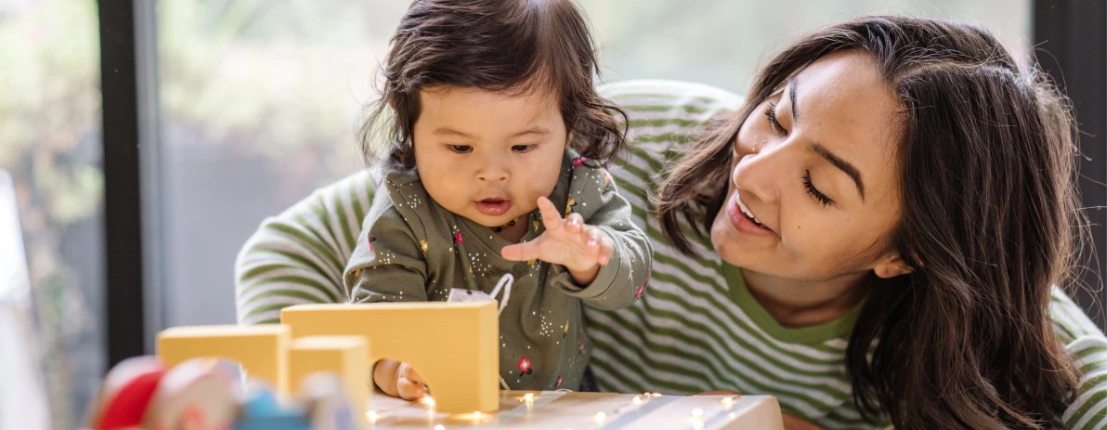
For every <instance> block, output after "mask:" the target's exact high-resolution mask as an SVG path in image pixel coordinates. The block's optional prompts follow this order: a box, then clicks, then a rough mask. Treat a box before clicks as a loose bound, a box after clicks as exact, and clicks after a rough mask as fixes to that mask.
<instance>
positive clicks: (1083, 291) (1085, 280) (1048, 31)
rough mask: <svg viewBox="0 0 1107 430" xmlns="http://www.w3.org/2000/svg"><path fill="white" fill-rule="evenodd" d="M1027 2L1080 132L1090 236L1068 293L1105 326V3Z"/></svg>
mask: <svg viewBox="0 0 1107 430" xmlns="http://www.w3.org/2000/svg"><path fill="white" fill-rule="evenodd" d="M1033 7H1034V9H1033V13H1032V14H1031V17H1032V19H1033V20H1034V23H1033V43H1034V46H1035V47H1036V50H1035V53H1036V54H1037V57H1038V61H1039V63H1040V64H1041V66H1042V68H1043V69H1044V70H1045V71H1046V72H1047V73H1049V74H1050V76H1051V77H1052V78H1053V79H1054V81H1056V82H1057V84H1058V86H1059V87H1060V88H1061V90H1062V91H1064V92H1065V93H1066V94H1068V96H1069V97H1070V98H1071V99H1072V102H1073V108H1074V110H1075V113H1076V122H1077V123H1078V126H1079V129H1080V132H1081V133H1080V152H1081V157H1080V170H1079V179H1078V182H1079V188H1080V193H1081V206H1082V207H1083V208H1084V214H1085V215H1086V216H1087V219H1088V221H1089V224H1090V227H1091V236H1092V237H1091V238H1090V240H1089V242H1091V243H1090V245H1091V248H1090V249H1088V250H1087V251H1088V253H1087V254H1088V255H1086V256H1085V259H1084V261H1081V262H1080V264H1081V265H1082V266H1083V268H1082V269H1081V272H1080V273H1079V275H1081V276H1080V278H1078V279H1077V281H1081V282H1082V284H1083V286H1084V287H1086V288H1077V289H1075V291H1073V295H1074V296H1075V299H1076V301H1077V302H1078V303H1079V304H1080V305H1081V307H1083V308H1084V311H1085V312H1087V314H1088V316H1089V317H1091V318H1092V320H1093V321H1095V322H1096V324H1097V325H1099V328H1100V329H1101V330H1105V331H1107V307H1105V306H1104V303H1107V289H1105V288H1104V280H1103V278H1104V276H1105V271H1107V209H1105V207H1107V187H1105V186H1104V184H1107V3H1105V2H1104V1H1103V0H1034V6H1033Z"/></svg>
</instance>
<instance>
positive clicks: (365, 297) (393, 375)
mask: <svg viewBox="0 0 1107 430" xmlns="http://www.w3.org/2000/svg"><path fill="white" fill-rule="evenodd" d="M374 216H375V214H374V213H373V212H370V216H369V217H367V219H366V224H370V225H366V226H365V227H366V228H364V229H363V230H362V231H363V233H362V234H361V237H360V238H359V239H358V241H359V242H358V245H357V247H356V248H355V250H354V253H353V256H352V257H351V259H350V262H349V264H347V266H346V271H345V276H344V277H343V278H344V280H345V285H346V292H347V299H348V301H349V302H351V303H375V302H399V301H426V300H427V292H426V279H427V263H426V260H425V259H424V254H423V251H422V248H421V245H420V242H419V240H418V239H417V238H416V237H415V235H414V234H413V233H412V231H411V228H410V227H409V226H408V224H407V223H406V222H404V220H403V216H402V215H400V214H399V213H398V212H397V211H396V209H395V208H388V209H386V210H385V211H384V212H383V213H381V215H380V216H378V217H376V219H372V218H371V217H374ZM373 383H374V384H376V385H377V387H380V389H381V391H384V393H385V394H388V395H389V396H392V397H399V398H402V399H405V400H415V399H418V398H421V397H423V395H425V394H426V386H425V384H424V382H423V380H422V378H421V377H420V376H419V374H418V373H416V372H415V370H414V369H412V368H411V366H408V365H407V364H406V363H401V362H398V361H395V360H389V359H382V360H380V361H378V362H377V363H376V364H375V365H374V366H373Z"/></svg>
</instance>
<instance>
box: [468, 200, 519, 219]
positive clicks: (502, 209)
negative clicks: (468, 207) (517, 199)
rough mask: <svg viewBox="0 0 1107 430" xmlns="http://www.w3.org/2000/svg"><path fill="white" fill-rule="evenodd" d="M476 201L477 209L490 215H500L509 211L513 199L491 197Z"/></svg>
mask: <svg viewBox="0 0 1107 430" xmlns="http://www.w3.org/2000/svg"><path fill="white" fill-rule="evenodd" d="M475 203H476V205H477V210H479V211H480V212H481V213H482V214H485V215H488V216H500V215H503V214H505V213H507V210H508V209H511V200H507V199H503V198H499V197H490V198H487V199H483V200H478V201H476V202H475Z"/></svg>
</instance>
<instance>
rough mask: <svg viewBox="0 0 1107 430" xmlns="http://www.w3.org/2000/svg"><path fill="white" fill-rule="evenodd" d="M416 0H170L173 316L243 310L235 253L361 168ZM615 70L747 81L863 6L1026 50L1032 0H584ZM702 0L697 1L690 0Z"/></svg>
mask: <svg viewBox="0 0 1107 430" xmlns="http://www.w3.org/2000/svg"><path fill="white" fill-rule="evenodd" d="M408 4H409V2H407V1H396V0H364V1H344V0H287V1H281V2H269V1H254V2H244V1H230V0H225V1H214V0H209V1H195V0H161V1H160V3H159V4H158V8H159V11H158V17H159V18H158V19H159V21H158V26H159V31H158V36H159V41H158V43H159V46H158V48H159V51H160V52H159V56H160V63H159V73H160V80H161V81H160V90H161V94H160V95H161V103H162V105H161V115H162V116H161V135H162V141H161V144H162V150H161V157H162V159H161V165H160V167H159V169H157V170H158V171H159V172H160V174H161V178H160V179H161V186H162V193H161V196H162V199H163V213H162V214H161V217H162V221H163V224H162V225H163V228H164V234H163V235H162V238H163V239H164V242H163V245H164V248H163V252H162V255H161V256H162V259H163V261H164V266H165V267H163V268H162V269H163V271H164V272H163V273H164V277H165V279H164V286H163V287H164V290H163V291H164V292H163V298H164V301H165V309H166V313H167V315H166V321H165V322H166V323H167V324H169V325H178V324H212V323H230V322H233V321H234V320H235V315H234V312H235V310H234V286H233V283H234V279H233V268H234V260H235V256H236V253H237V252H238V250H239V248H240V247H241V246H242V244H243V243H244V242H245V241H246V239H247V238H248V237H249V235H250V234H251V233H252V232H253V231H254V230H255V229H256V228H257V226H258V224H259V223H260V222H261V221H262V219H263V218H265V217H266V216H270V215H274V214H277V213H279V212H280V211H281V210H283V209H285V208H287V207H288V206H290V205H291V204H293V203H295V202H296V201H298V200H300V199H302V198H304V197H306V196H307V195H308V194H310V192H311V191H312V190H314V189H315V188H317V187H320V186H323V185H326V184H328V183H330V182H332V181H335V180H337V179H339V178H341V177H343V176H346V175H348V174H351V173H353V172H355V171H356V170H357V169H360V168H362V162H361V158H360V156H359V155H358V153H357V150H356V144H355V140H354V135H355V130H356V127H357V119H358V117H359V113H360V111H361V109H362V106H364V105H365V104H366V103H368V102H369V101H370V100H372V98H373V92H372V90H371V86H370V83H371V82H372V80H373V79H374V74H375V71H376V68H377V65H378V64H379V62H380V61H382V60H383V58H384V55H385V54H386V50H387V46H388V39H389V37H390V36H391V34H392V32H393V31H394V29H395V27H396V25H397V24H398V22H399V19H400V17H401V16H402V14H403V12H404V11H405V10H406V8H407V6H408ZM579 4H580V5H581V6H582V7H583V9H584V10H585V12H586V14H587V15H588V18H589V20H590V21H591V23H592V26H593V30H594V34H595V36H596V41H597V43H598V45H599V46H600V51H601V62H602V64H601V65H602V69H603V70H604V76H603V80H604V81H606V82H610V81H616V80H623V79H636V78H663V79H680V80H689V81H696V82H702V83H706V84H710V85H715V86H718V87H721V88H724V89H728V90H731V91H735V92H743V91H745V89H746V87H747V86H748V85H749V83H750V79H751V75H752V74H753V72H754V70H755V68H756V67H757V65H758V64H760V63H761V62H763V61H764V60H765V58H766V56H767V55H769V54H771V53H772V52H773V51H774V50H776V49H778V48H780V47H781V46H782V45H783V44H785V43H787V42H788V41H789V40H792V39H794V38H796V37H797V36H798V34H799V33H800V32H803V31H808V30H810V29H813V28H814V27H816V26H819V25H823V24H829V23H833V22H835V21H839V20H842V19H845V18H848V17H850V16H853V15H856V14H860V13H911V14H923V15H929V16H937V17H944V18H953V19H959V20H969V21H979V22H981V23H982V24H983V25H985V26H987V27H989V28H991V29H992V30H993V31H996V32H997V33H998V34H999V35H1000V36H1001V37H1002V38H1003V40H1005V41H1006V42H1007V43H1008V45H1009V46H1010V47H1011V48H1012V49H1013V50H1015V51H1016V53H1023V52H1026V50H1027V40H1028V39H1029V37H1028V36H1029V23H1030V22H1029V13H1030V3H1029V0H1017V1H1015V2H1014V3H1012V2H1010V1H1006V0H981V1H976V2H962V1H956V0H931V1H926V0H900V1H869V0H791V1H779V2H765V1H734V0H697V1H695V2H680V1H673V0H667V1H666V0H579ZM690 5H694V7H691V6H690Z"/></svg>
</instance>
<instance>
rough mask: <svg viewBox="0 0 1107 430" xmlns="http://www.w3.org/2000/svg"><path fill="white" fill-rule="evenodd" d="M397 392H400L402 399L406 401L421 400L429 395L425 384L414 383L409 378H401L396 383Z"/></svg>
mask: <svg viewBox="0 0 1107 430" xmlns="http://www.w3.org/2000/svg"><path fill="white" fill-rule="evenodd" d="M396 391H398V392H399V395H400V398H401V399H404V400H419V399H421V398H423V396H424V395H426V394H427V390H426V389H425V388H423V384H420V383H416V382H412V381H411V380H410V379H407V378H400V380H399V381H396Z"/></svg>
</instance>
